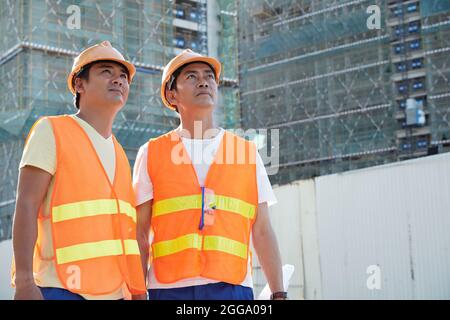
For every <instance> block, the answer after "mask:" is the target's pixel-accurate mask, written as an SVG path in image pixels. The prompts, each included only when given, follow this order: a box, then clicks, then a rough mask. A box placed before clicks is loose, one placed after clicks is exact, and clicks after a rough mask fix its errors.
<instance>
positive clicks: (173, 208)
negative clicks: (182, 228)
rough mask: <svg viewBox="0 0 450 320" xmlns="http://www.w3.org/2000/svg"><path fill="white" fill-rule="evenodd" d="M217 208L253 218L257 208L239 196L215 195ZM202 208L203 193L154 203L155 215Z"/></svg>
mask: <svg viewBox="0 0 450 320" xmlns="http://www.w3.org/2000/svg"><path fill="white" fill-rule="evenodd" d="M214 199H215V204H216V209H218V210H223V211H229V212H233V213H237V214H239V215H241V216H243V217H244V218H248V219H253V218H254V216H255V212H256V208H255V206H254V205H252V204H250V203H247V202H245V201H242V200H240V199H237V198H232V197H227V196H222V195H215V196H214ZM201 208H202V195H201V194H195V195H190V196H181V197H174V198H169V199H164V200H160V201H157V202H155V204H154V205H153V209H152V210H153V216H154V217H157V216H162V215H165V214H169V213H173V212H177V211H181V210H189V209H201Z"/></svg>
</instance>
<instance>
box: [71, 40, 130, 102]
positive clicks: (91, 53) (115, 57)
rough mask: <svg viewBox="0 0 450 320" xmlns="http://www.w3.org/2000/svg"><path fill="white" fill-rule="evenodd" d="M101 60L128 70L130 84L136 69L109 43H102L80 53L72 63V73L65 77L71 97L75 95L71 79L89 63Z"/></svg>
mask: <svg viewBox="0 0 450 320" xmlns="http://www.w3.org/2000/svg"><path fill="white" fill-rule="evenodd" d="M101 60H108V61H115V62H118V63H120V64H122V65H123V66H124V67H125V68H127V69H128V73H129V75H128V83H131V80H133V77H134V75H135V73H136V68H135V67H134V66H133V64H131V63H130V62H128V61H126V60H125V58H124V57H123V55H122V54H121V53H120V52H119V51H117V50H116V49H114V48H113V47H112V46H111V43H109V41H103V42H102V43H99V44H96V45H94V46H92V47H89V48H87V49H86V50H84V51H83V52H81V53H80V54H79V55H78V56H77V57H76V58H75V60H74V61H73V66H72V71H71V72H70V74H69V76H68V77H67V86H68V87H69V90H70V92H72V94H73V95H75V94H76V91H75V88H74V86H73V84H74V83H73V79H74V77H75V75H76V74H77V73H79V72H80V71H81V69H82V68H83V67H84V66H86V65H88V64H89V63H92V62H95V61H101Z"/></svg>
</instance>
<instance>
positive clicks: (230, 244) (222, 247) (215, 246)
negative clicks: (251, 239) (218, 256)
mask: <svg viewBox="0 0 450 320" xmlns="http://www.w3.org/2000/svg"><path fill="white" fill-rule="evenodd" d="M203 250H217V251H221V252H225V253H228V254H232V255H235V256H238V257H241V258H242V259H247V245H246V244H244V243H242V242H239V241H236V240H232V239H228V238H225V237H219V236H205V242H204V244H203Z"/></svg>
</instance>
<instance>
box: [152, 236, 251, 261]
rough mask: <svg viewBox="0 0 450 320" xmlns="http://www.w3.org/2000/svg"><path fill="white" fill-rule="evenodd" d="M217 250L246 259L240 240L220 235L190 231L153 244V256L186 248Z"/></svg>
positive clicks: (244, 248) (245, 252)
mask: <svg viewBox="0 0 450 320" xmlns="http://www.w3.org/2000/svg"><path fill="white" fill-rule="evenodd" d="M202 238H204V244H203V250H217V251H221V252H225V253H228V254H232V255H235V256H238V257H241V258H242V259H247V254H248V253H247V248H248V246H247V245H246V244H244V243H242V242H239V241H236V240H232V239H228V238H225V237H220V236H204V237H202V236H201V235H199V234H196V233H191V234H187V235H185V236H181V237H178V238H176V239H172V240H167V241H160V242H157V243H155V244H154V245H153V258H159V257H163V256H168V255H171V254H174V253H178V252H180V251H183V250H187V249H197V250H201V249H202Z"/></svg>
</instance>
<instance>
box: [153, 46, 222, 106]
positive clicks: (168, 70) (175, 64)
mask: <svg viewBox="0 0 450 320" xmlns="http://www.w3.org/2000/svg"><path fill="white" fill-rule="evenodd" d="M191 62H205V63H207V64H209V65H210V66H211V67H212V68H213V69H214V73H215V76H216V82H217V84H219V77H220V71H221V69H222V67H221V64H220V62H219V60H217V59H215V58H212V57H207V56H202V55H201V54H199V53H196V52H194V51H192V50H191V49H186V50H184V51H182V52H181V53H180V54H178V55H177V56H176V57H175V58H173V59H172V60H170V61H169V63H168V64H167V65H166V66H165V67H164V70H163V74H162V79H161V99H162V101H163V103H164V105H165V106H166V107H168V108H169V109H172V110H175V108H174V107H173V106H172V105H171V104H170V103H169V101H167V98H166V86H167V82H169V80H170V78H171V77H172V75H173V73H174V72H175V71H176V70H177V69H178V68H180V67H182V66H184V65H185V64H188V63H191Z"/></svg>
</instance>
